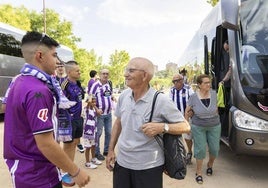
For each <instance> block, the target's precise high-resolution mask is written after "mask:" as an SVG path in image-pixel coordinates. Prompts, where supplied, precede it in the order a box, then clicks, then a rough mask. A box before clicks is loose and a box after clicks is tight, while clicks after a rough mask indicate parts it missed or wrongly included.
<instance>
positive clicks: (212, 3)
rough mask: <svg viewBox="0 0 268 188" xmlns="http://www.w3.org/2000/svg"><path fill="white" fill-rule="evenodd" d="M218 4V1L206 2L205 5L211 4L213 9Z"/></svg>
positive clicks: (210, 0) (208, 0)
mask: <svg viewBox="0 0 268 188" xmlns="http://www.w3.org/2000/svg"><path fill="white" fill-rule="evenodd" d="M218 2H219V0H207V3H209V4H211V5H212V6H213V7H214V6H215V5H216V4H217V3H218Z"/></svg>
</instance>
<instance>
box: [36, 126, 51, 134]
mask: <svg viewBox="0 0 268 188" xmlns="http://www.w3.org/2000/svg"><path fill="white" fill-rule="evenodd" d="M51 131H54V129H53V127H51V128H50V129H45V130H40V131H35V132H33V135H37V134H42V133H47V132H51Z"/></svg>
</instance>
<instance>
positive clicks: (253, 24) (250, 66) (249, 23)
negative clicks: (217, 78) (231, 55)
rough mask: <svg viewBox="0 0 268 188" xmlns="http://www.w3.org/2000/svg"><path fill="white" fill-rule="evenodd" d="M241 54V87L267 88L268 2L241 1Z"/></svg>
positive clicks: (260, 0)
mask: <svg viewBox="0 0 268 188" xmlns="http://www.w3.org/2000/svg"><path fill="white" fill-rule="evenodd" d="M240 16H241V20H240V23H241V31H242V32H241V33H242V49H241V51H242V53H241V64H240V70H241V75H240V80H241V83H242V85H243V86H245V87H252V88H260V89H262V88H267V86H268V80H267V78H268V22H267V17H268V1H262V0H242V1H241V9H240Z"/></svg>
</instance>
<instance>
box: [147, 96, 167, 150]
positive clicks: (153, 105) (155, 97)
mask: <svg viewBox="0 0 268 188" xmlns="http://www.w3.org/2000/svg"><path fill="white" fill-rule="evenodd" d="M160 93H161V92H160V91H156V92H155V94H154V98H153V103H152V109H151V115H150V118H149V122H151V121H152V118H153V113H154V107H155V102H156V99H157V96H158V95H159V94H160ZM154 138H155V140H156V141H157V143H158V145H159V146H160V147H161V149H162V150H163V151H164V146H163V144H162V142H161V140H162V137H161V136H160V135H159V134H157V135H156V136H154Z"/></svg>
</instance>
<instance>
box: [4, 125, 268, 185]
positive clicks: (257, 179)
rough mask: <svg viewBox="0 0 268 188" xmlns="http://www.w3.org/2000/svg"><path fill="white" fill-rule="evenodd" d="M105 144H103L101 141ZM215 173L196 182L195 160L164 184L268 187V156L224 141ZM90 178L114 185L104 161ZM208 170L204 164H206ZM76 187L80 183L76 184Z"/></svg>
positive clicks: (6, 179)
mask: <svg viewBox="0 0 268 188" xmlns="http://www.w3.org/2000/svg"><path fill="white" fill-rule="evenodd" d="M0 138H1V141H0V142H1V144H0V183H1V185H0V188H11V187H12V185H11V180H10V175H9V172H8V170H7V167H6V164H5V162H4V160H3V148H2V147H3V144H2V138H3V122H0ZM102 145H103V144H102ZM84 161H85V157H84V154H81V153H80V152H78V151H77V152H76V158H75V162H76V163H77V164H78V165H79V166H80V167H81V168H84ZM213 169H214V174H213V176H212V177H207V176H206V175H204V176H203V178H204V184H203V185H199V184H197V183H196V182H195V179H194V178H195V175H194V174H195V161H193V164H192V165H189V166H188V172H187V176H186V178H185V180H180V181H179V180H174V179H171V178H169V177H168V176H166V175H164V186H163V188H182V187H183V188H266V187H268V186H267V185H268V179H267V175H268V157H254V156H237V155H235V154H233V153H232V152H231V151H230V150H229V148H227V147H226V146H225V145H221V150H220V156H219V158H218V159H217V160H216V162H215V165H214V168H213ZM86 171H87V172H88V174H89V175H90V176H91V182H90V183H89V184H88V185H87V186H86V188H112V173H111V172H109V171H108V170H107V169H106V168H105V164H102V165H100V166H99V167H98V168H97V169H94V170H92V169H86ZM203 172H204V173H205V164H204V167H203ZM74 188H77V186H74Z"/></svg>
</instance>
